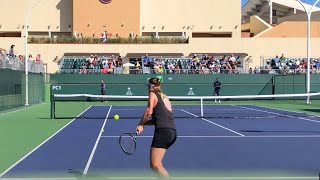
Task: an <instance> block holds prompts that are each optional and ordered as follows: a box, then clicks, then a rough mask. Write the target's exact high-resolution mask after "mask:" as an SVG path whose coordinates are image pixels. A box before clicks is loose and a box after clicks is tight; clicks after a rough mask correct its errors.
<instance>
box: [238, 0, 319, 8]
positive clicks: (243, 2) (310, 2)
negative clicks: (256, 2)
mask: <svg viewBox="0 0 320 180" xmlns="http://www.w3.org/2000/svg"><path fill="white" fill-rule="evenodd" d="M247 1H248V0H242V6H243V5H245V4H246V3H247ZM302 2H305V3H308V4H313V3H314V2H316V0H302ZM317 6H318V7H319V6H320V2H319V3H318V4H317Z"/></svg>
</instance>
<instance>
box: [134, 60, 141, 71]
mask: <svg viewBox="0 0 320 180" xmlns="http://www.w3.org/2000/svg"><path fill="white" fill-rule="evenodd" d="M135 66H136V74H140V69H141V65H140V63H139V61H138V59H136V64H135Z"/></svg>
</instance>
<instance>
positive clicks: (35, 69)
mask: <svg viewBox="0 0 320 180" xmlns="http://www.w3.org/2000/svg"><path fill="white" fill-rule="evenodd" d="M28 62H29V63H28V71H29V72H31V73H44V65H43V62H39V63H36V62H35V61H33V60H28ZM0 69H12V70H16V71H25V61H24V60H20V59H18V58H16V57H11V56H7V55H4V54H0Z"/></svg>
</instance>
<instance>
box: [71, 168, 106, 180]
mask: <svg viewBox="0 0 320 180" xmlns="http://www.w3.org/2000/svg"><path fill="white" fill-rule="evenodd" d="M68 173H69V174H71V175H73V177H75V178H76V179H105V178H103V177H102V176H99V175H98V174H94V173H90V174H86V175H85V174H83V172H82V171H79V170H75V169H68Z"/></svg>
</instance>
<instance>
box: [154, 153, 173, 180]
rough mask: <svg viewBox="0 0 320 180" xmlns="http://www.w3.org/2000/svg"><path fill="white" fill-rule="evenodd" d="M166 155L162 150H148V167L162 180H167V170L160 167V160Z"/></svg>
mask: <svg viewBox="0 0 320 180" xmlns="http://www.w3.org/2000/svg"><path fill="white" fill-rule="evenodd" d="M165 153H166V149H163V148H151V150H150V167H151V168H152V170H153V171H154V172H156V173H157V174H158V175H159V176H161V177H162V178H169V174H168V172H167V170H166V169H165V168H164V167H163V165H162V159H163V157H164V155H165Z"/></svg>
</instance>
